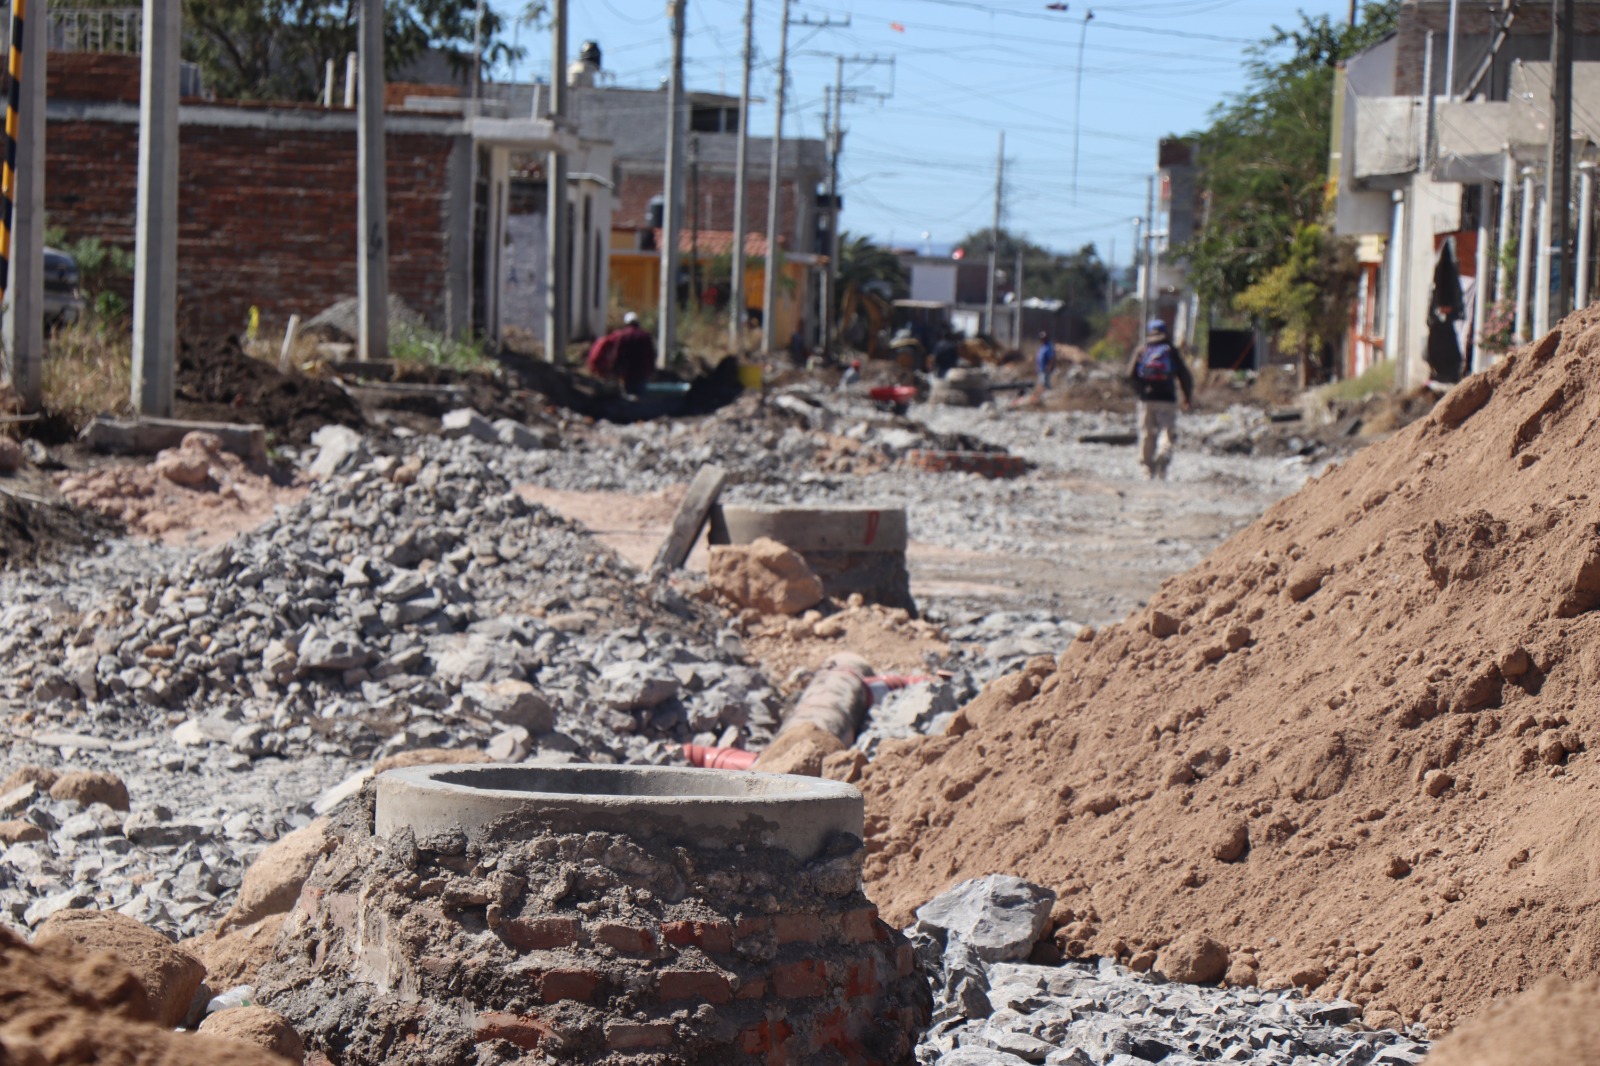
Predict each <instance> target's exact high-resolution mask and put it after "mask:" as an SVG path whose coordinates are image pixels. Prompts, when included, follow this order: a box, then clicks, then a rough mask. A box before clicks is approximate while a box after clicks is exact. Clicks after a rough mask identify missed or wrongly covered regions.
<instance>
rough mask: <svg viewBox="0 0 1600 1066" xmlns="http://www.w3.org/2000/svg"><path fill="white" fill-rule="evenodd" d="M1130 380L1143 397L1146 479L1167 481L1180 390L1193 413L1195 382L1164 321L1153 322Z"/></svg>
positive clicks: (1135, 356) (1141, 436)
mask: <svg viewBox="0 0 1600 1066" xmlns="http://www.w3.org/2000/svg"><path fill="white" fill-rule="evenodd" d="M1128 379H1129V380H1130V381H1131V382H1133V388H1134V391H1135V392H1137V393H1138V394H1139V462H1140V464H1141V465H1143V466H1144V472H1145V476H1146V477H1150V478H1163V479H1164V478H1165V477H1166V476H1167V466H1168V465H1169V464H1170V463H1171V462H1172V446H1173V442H1174V438H1175V436H1176V434H1177V429H1178V389H1179V388H1180V387H1181V388H1182V389H1183V409H1184V410H1185V411H1189V410H1192V409H1193V408H1194V378H1192V377H1191V376H1190V375H1189V367H1188V365H1187V364H1185V363H1184V361H1183V354H1182V353H1181V352H1179V351H1178V346H1177V345H1175V344H1173V343H1172V337H1171V335H1169V334H1168V333H1167V324H1166V323H1165V322H1163V321H1162V320H1161V319H1159V318H1156V319H1152V320H1151V321H1150V331H1149V332H1148V333H1147V334H1145V338H1144V345H1143V346H1142V347H1140V349H1139V350H1138V351H1136V352H1134V353H1133V358H1132V359H1131V360H1129V362H1128Z"/></svg>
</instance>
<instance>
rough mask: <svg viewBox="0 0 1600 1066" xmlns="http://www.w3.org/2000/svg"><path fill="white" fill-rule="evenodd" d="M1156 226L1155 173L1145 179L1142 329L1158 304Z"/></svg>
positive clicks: (1147, 326) (1148, 325) (1146, 327)
mask: <svg viewBox="0 0 1600 1066" xmlns="http://www.w3.org/2000/svg"><path fill="white" fill-rule="evenodd" d="M1155 228H1156V179H1155V176H1154V175H1151V176H1150V177H1148V178H1146V179H1145V200H1144V292H1143V295H1142V296H1141V297H1140V301H1139V302H1140V303H1142V304H1143V305H1144V319H1145V320H1144V321H1143V322H1142V323H1140V328H1141V329H1148V328H1149V327H1150V319H1151V318H1153V317H1154V316H1155V312H1156V304H1155V295H1156V278H1155V274H1156V264H1155V259H1154V258H1153V257H1152V255H1151V251H1150V250H1151V248H1152V247H1153V245H1154V239H1155Z"/></svg>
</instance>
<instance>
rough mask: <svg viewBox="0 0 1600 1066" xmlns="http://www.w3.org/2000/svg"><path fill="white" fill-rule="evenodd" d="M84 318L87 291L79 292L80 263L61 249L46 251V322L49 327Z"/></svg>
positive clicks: (69, 323) (48, 249) (47, 249)
mask: <svg viewBox="0 0 1600 1066" xmlns="http://www.w3.org/2000/svg"><path fill="white" fill-rule="evenodd" d="M82 317H83V294H82V293H81V292H79V291H78V264H77V262H76V261H74V260H73V258H72V256H70V255H68V254H67V253H66V252H63V251H61V250H60V249H58V248H46V249H45V250H44V325H45V328H46V329H51V328H53V327H55V326H66V325H71V324H72V323H74V322H76V321H77V320H78V319H80V318H82Z"/></svg>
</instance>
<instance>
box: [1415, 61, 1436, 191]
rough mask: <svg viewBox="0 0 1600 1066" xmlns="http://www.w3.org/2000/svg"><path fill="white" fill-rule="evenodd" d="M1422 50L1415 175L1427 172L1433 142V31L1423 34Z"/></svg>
mask: <svg viewBox="0 0 1600 1066" xmlns="http://www.w3.org/2000/svg"><path fill="white" fill-rule="evenodd" d="M1424 40H1425V41H1426V42H1427V43H1426V44H1424V45H1423V51H1422V121H1421V122H1420V123H1418V124H1417V125H1418V130H1419V131H1420V132H1419V136H1418V140H1417V175H1418V176H1419V177H1421V176H1422V175H1424V174H1426V173H1427V172H1428V154H1429V153H1428V150H1429V148H1430V147H1431V146H1432V144H1433V31H1432V30H1429V31H1428V32H1427V33H1426V34H1425V35H1424Z"/></svg>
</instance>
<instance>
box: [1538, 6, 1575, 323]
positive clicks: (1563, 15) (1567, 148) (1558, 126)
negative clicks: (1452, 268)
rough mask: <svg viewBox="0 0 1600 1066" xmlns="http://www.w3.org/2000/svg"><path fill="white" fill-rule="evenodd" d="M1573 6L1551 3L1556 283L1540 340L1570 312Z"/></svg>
mask: <svg viewBox="0 0 1600 1066" xmlns="http://www.w3.org/2000/svg"><path fill="white" fill-rule="evenodd" d="M1573 3H1574V0H1554V2H1553V4H1552V7H1553V8H1554V15H1555V20H1554V24H1553V26H1552V28H1551V46H1550V51H1551V60H1550V61H1551V67H1552V73H1551V78H1550V105H1551V108H1550V113H1551V116H1552V118H1553V119H1554V121H1553V122H1551V124H1550V166H1549V169H1548V170H1547V171H1546V172H1545V187H1546V189H1547V190H1548V194H1547V196H1546V197H1545V199H1546V201H1547V202H1548V205H1549V207H1548V210H1549V212H1550V217H1551V223H1552V226H1551V234H1550V239H1551V241H1552V242H1553V243H1552V246H1551V252H1550V253H1546V254H1552V253H1553V254H1554V255H1555V257H1556V261H1555V263H1554V264H1552V267H1553V268H1554V269H1553V270H1552V271H1551V273H1553V274H1555V275H1556V276H1558V277H1559V278H1560V284H1559V286H1558V287H1557V288H1556V291H1555V292H1554V293H1548V292H1547V291H1546V290H1545V289H1541V290H1540V292H1541V294H1542V295H1543V296H1544V299H1545V302H1546V303H1547V304H1548V305H1549V307H1550V314H1549V315H1547V316H1546V321H1545V325H1544V326H1543V327H1542V328H1541V329H1540V330H1539V332H1540V334H1541V335H1542V334H1543V333H1544V331H1545V329H1548V328H1549V325H1550V322H1551V321H1556V322H1559V321H1560V320H1561V319H1563V318H1566V317H1567V312H1568V311H1569V310H1570V309H1571V307H1572V34H1573V31H1574V29H1575V26H1574V21H1573V20H1574V11H1573Z"/></svg>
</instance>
